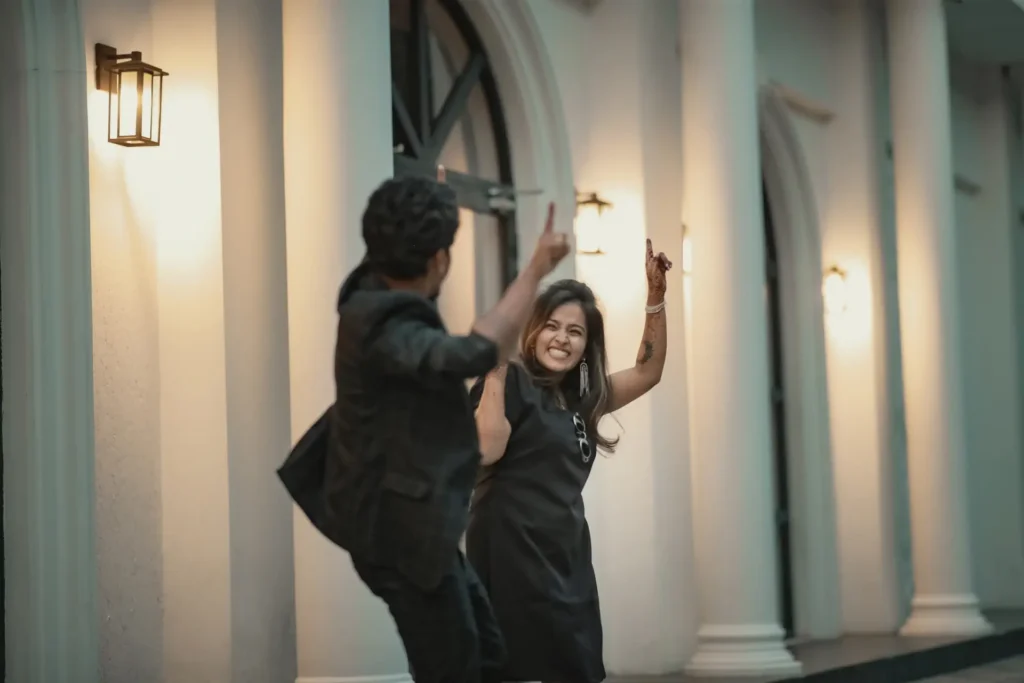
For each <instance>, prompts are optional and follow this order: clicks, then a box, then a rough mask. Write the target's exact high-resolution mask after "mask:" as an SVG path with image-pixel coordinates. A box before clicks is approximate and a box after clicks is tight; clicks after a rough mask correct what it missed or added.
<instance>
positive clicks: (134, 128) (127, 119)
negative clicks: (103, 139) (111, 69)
mask: <svg viewBox="0 0 1024 683" xmlns="http://www.w3.org/2000/svg"><path fill="white" fill-rule="evenodd" d="M141 77H142V74H141V73H140V72H138V71H123V72H121V73H120V74H118V91H119V92H120V102H119V103H118V104H119V105H120V112H121V113H120V120H119V124H118V131H117V136H118V137H121V138H134V137H138V135H139V127H138V113H139V104H140V102H139V81H140V80H141Z"/></svg>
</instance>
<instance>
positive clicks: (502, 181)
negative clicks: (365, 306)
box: [390, 0, 517, 285]
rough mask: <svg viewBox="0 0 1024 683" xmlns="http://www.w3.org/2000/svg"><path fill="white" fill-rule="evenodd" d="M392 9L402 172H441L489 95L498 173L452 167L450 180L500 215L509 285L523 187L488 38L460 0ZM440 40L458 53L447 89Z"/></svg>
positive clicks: (429, 0)
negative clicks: (440, 74)
mask: <svg viewBox="0 0 1024 683" xmlns="http://www.w3.org/2000/svg"><path fill="white" fill-rule="evenodd" d="M390 12H391V81H392V84H391V85H392V88H391V95H392V133H393V140H394V142H395V158H394V163H395V175H396V176H402V175H422V176H427V177H434V176H435V174H436V169H437V165H438V163H439V161H440V160H441V159H442V156H443V155H442V152H443V151H444V150H445V148H446V145H447V144H448V143H449V142H450V140H451V138H452V136H453V132H454V131H455V129H456V127H457V126H458V125H459V124H460V122H462V121H464V120H466V119H467V118H468V117H470V110H471V106H472V105H474V104H476V105H479V103H480V102H481V99H480V98H481V97H482V103H483V107H484V108H485V110H486V118H487V119H488V121H487V123H488V127H489V129H490V134H489V135H487V136H486V137H487V138H489V139H488V141H487V143H486V144H488V145H489V146H493V149H490V150H488V153H489V154H490V155H493V157H494V160H495V162H496V163H495V166H496V171H497V172H496V173H493V174H487V175H483V174H479V173H475V172H473V171H471V170H470V169H469V168H465V169H463V168H452V167H450V166H449V167H446V171H447V183H448V184H449V185H451V186H452V188H453V189H454V190H455V192H456V195H457V196H458V201H459V206H461V207H462V208H464V209H468V210H470V211H473V212H474V213H477V214H483V215H487V216H493V217H494V218H495V219H497V220H496V229H497V230H498V232H499V233H500V238H499V240H500V244H501V255H500V262H501V268H502V273H501V276H502V285H507V284H509V283H510V282H511V281H512V280H513V279H514V278H515V275H516V270H517V240H516V230H515V200H516V193H515V190H514V188H513V181H512V155H511V149H510V146H509V141H508V133H507V127H506V122H505V115H504V111H503V109H502V106H501V98H500V97H499V95H498V87H497V84H496V82H495V80H494V74H493V72H492V70H491V63H490V60H489V59H488V57H487V52H486V51H485V50H484V47H483V42H482V41H481V39H480V36H479V35H478V34H477V32H476V29H475V28H474V27H473V22H472V21H471V19H470V17H469V15H468V14H466V11H465V9H464V8H463V7H462V5H461V4H460V3H459V2H458V1H457V0H390ZM449 28H450V29H453V30H446V29H449ZM438 44H440V45H441V46H442V49H444V50H446V51H447V53H448V54H449V55H454V54H457V57H455V58H453V60H452V61H453V62H456V63H454V64H452V66H453V68H454V71H455V74H454V78H453V79H452V83H451V85H450V86H449V87H445V88H439V87H438V84H437V83H436V82H435V81H436V79H435V77H434V73H435V72H434V67H435V60H434V59H433V57H434V52H433V48H434V46H435V45H438ZM439 90H444V91H440V92H439Z"/></svg>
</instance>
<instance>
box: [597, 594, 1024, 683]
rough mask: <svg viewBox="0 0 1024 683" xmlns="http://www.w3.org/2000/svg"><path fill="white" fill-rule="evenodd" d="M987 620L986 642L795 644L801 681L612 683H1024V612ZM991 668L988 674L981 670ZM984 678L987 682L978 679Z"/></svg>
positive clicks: (654, 679)
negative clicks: (991, 628) (992, 630)
mask: <svg viewBox="0 0 1024 683" xmlns="http://www.w3.org/2000/svg"><path fill="white" fill-rule="evenodd" d="M987 616H988V617H989V619H990V621H991V622H992V624H993V626H995V627H996V633H995V634H993V635H991V636H985V637H983V638H976V639H967V640H965V639H956V638H901V637H899V636H895V635H891V636H847V637H845V638H839V639H837V640H828V641H811V642H805V643H799V644H794V645H793V646H792V647H791V649H792V651H793V654H794V655H795V656H796V658H797V659H799V660H800V661H801V662H802V663H803V665H804V670H803V674H802V676H800V677H798V678H783V679H780V678H778V677H775V678H694V677H692V676H685V675H683V674H682V673H678V674H668V675H665V676H644V677H639V676H638V677H632V676H613V677H612V678H610V679H609V683H782V681H786V682H787V683H788V682H790V681H793V682H795V681H806V682H807V683H907V682H909V681H919V682H920V683H953V682H954V681H960V680H963V681H965V682H966V681H979V682H985V683H992V682H995V681H998V682H999V683H1004V682H1006V683H1010V682H1011V681H1012V682H1013V683H1024V665H1022V663H1021V662H1022V661H1024V659H1022V658H1019V657H1018V658H1017V659H1010V658H1013V657H1014V656H1015V655H1024V611H1021V610H1014V611H993V612H990V613H988V615H987ZM1004 663H1005V666H1004ZM988 664H992V666H990V667H988V670H986V668H984V667H983V668H980V669H979V668H977V667H978V666H979V665H988ZM1014 667H1016V669H1015V668H1014ZM1017 669H1019V671H1017ZM976 672H980V673H977V675H975V674H976ZM956 675H960V676H962V677H963V678H956V677H955V676H956ZM984 675H989V677H988V678H984V677H980V676H984ZM968 676H974V677H973V678H971V677H968ZM999 676H1002V678H1000V677H999ZM1007 676H1009V677H1007Z"/></svg>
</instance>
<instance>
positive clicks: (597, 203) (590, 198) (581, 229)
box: [576, 192, 612, 255]
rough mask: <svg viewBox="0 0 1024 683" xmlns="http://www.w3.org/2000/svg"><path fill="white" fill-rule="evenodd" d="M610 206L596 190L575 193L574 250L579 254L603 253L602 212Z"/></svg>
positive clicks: (603, 227) (603, 229) (603, 226)
mask: <svg viewBox="0 0 1024 683" xmlns="http://www.w3.org/2000/svg"><path fill="white" fill-rule="evenodd" d="M610 208H612V205H611V203H610V202H607V201H605V200H603V199H601V198H600V197H598V196H597V193H596V192H589V193H579V192H577V193H576V251H577V252H578V253H580V254H592V255H597V254H604V253H605V252H604V237H605V235H604V232H605V227H606V226H605V225H603V223H604V221H603V220H602V214H604V212H605V211H607V210H608V209H610Z"/></svg>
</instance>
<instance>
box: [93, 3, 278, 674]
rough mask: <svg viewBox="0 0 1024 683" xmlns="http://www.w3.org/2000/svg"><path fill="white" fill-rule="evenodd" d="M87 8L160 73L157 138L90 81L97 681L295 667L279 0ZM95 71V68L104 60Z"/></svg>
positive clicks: (98, 35) (100, 37)
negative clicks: (111, 109)
mask: <svg viewBox="0 0 1024 683" xmlns="http://www.w3.org/2000/svg"><path fill="white" fill-rule="evenodd" d="M247 8H248V12H247V13H246V14H245V15H244V17H242V18H240V17H238V16H236V15H237V12H236V11H235V10H237V9H238V5H237V3H236V2H233V0H223V1H216V0H203V1H202V2H192V3H186V4H181V3H177V2H174V1H173V0H157V1H155V2H138V1H133V0H87V1H86V2H84V3H83V5H82V22H83V26H84V33H85V42H86V50H87V55H88V61H89V64H90V68H92V47H93V44H94V43H95V42H97V41H102V42H105V43H108V44H110V45H113V46H114V47H116V48H118V50H119V51H120V52H128V51H131V50H141V51H142V52H143V55H144V57H145V58H146V59H147V60H151V61H152V62H153V63H155V64H157V65H159V66H161V67H162V68H165V69H167V70H168V71H169V72H170V73H171V75H170V76H169V77H168V78H167V81H166V83H165V100H164V109H163V114H164V116H163V140H162V144H161V146H160V147H158V148H148V149H146V148H141V149H125V148H120V147H116V146H114V145H111V144H109V143H107V142H106V131H105V125H104V124H105V121H106V98H105V97H104V95H103V94H101V93H98V92H96V91H95V88H94V87H93V85H92V81H91V79H90V84H89V93H90V94H89V103H90V108H89V119H90V121H89V123H90V180H91V193H90V204H91V214H92V215H91V219H92V248H93V272H94V277H93V301H94V310H93V315H94V320H95V323H94V347H95V363H94V374H95V395H96V406H97V409H96V427H97V429H96V436H97V475H98V476H97V537H98V551H99V571H100V577H99V580H100V605H101V615H100V617H101V622H100V623H101V641H102V649H103V656H102V667H103V672H102V673H103V680H105V681H110V682H111V683H119V682H120V681H125V682H126V683H127V682H129V681H138V680H150V681H166V682H167V683H176V682H177V681H194V680H205V679H211V680H212V679H216V680H232V676H234V680H239V681H241V680H245V681H268V682H269V681H275V682H276V681H284V680H289V679H294V676H295V637H294V580H293V566H292V546H291V514H292V506H291V503H290V501H289V499H288V497H287V495H286V494H285V492H284V490H283V488H282V487H281V486H280V484H279V483H278V482H277V481H276V477H275V476H274V469H275V467H276V465H277V464H278V463H279V462H280V461H281V460H282V459H283V457H284V455H285V453H286V451H287V449H288V446H289V444H290V429H289V422H288V357H287V353H288V350H287V322H286V320H287V313H286V304H285V296H286V290H285V286H286V285H285V273H284V249H283V243H284V220H283V218H284V216H283V179H282V174H283V171H282V166H283V161H282V145H281V102H282V98H281V75H280V68H281V56H280V55H281V48H280V41H281V18H280V6H279V5H277V6H276V7H275V3H272V2H266V3H255V4H254V3H247ZM90 76H91V71H90Z"/></svg>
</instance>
